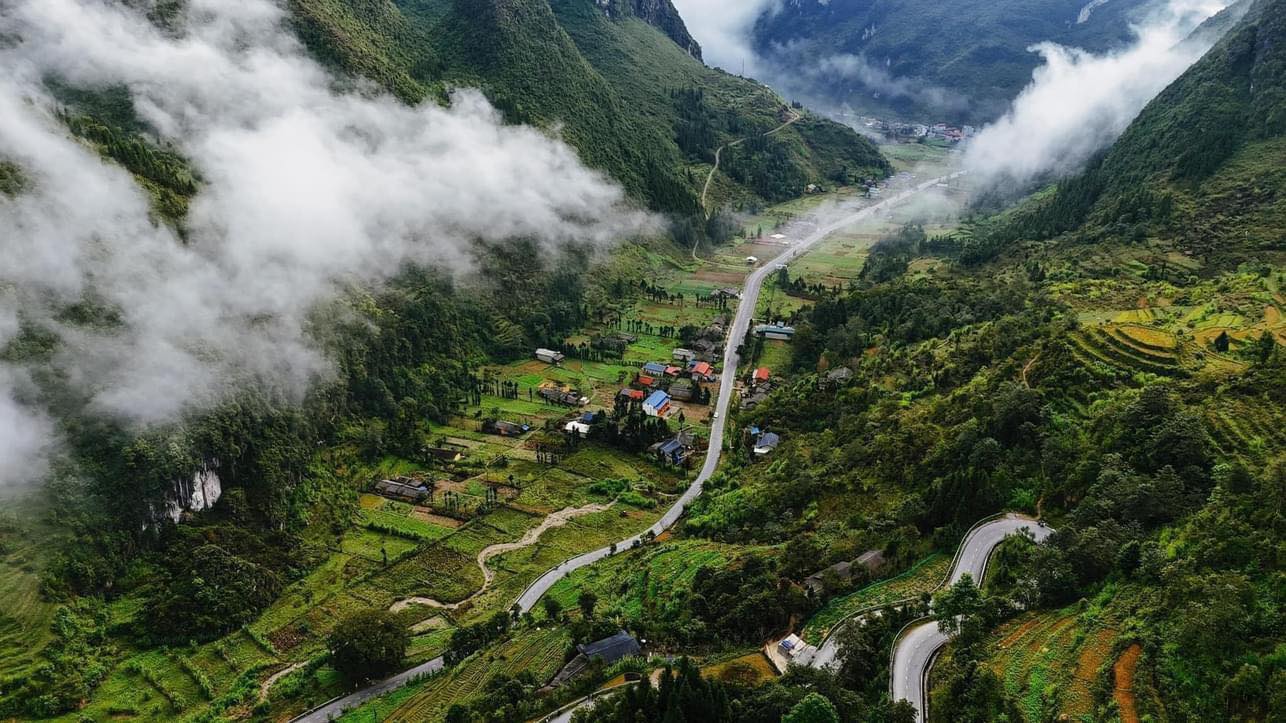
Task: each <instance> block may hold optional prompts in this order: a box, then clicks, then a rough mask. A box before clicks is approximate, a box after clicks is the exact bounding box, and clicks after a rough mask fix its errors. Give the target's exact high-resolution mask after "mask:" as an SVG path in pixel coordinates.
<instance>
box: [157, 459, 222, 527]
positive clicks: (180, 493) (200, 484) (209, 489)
mask: <svg viewBox="0 0 1286 723" xmlns="http://www.w3.org/2000/svg"><path fill="white" fill-rule="evenodd" d="M215 464H217V463H207V464H205V465H203V466H202V467H201V468H200V469H198V470H197V471H196V473H195V474H193V475H192V477H191V478H190V479H180V480H175V482H174V486H173V487H172V488H171V489H170V492H169V493H168V494H167V495H166V496H165V499H164V500H163V501H162V503H161V509H160V510H158V511H157V512H158V514H157V515H156V516H157V518H158V519H159V518H161V517H164V518H166V519H169V520H170V521H171V522H178V521H179V519H180V518H182V517H183V513H185V512H201V511H203V510H208V509H210V508H211V507H213V506H214V503H215V502H218V501H219V497H220V496H221V495H222V494H223V483H222V481H221V480H220V479H219V473H218V472H216V471H215Z"/></svg>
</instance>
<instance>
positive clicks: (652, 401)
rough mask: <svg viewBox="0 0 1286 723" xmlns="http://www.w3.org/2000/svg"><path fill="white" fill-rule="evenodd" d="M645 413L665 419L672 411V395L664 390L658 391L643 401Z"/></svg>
mask: <svg viewBox="0 0 1286 723" xmlns="http://www.w3.org/2000/svg"><path fill="white" fill-rule="evenodd" d="M643 411H644V412H646V413H647V414H648V415H649V416H652V417H664V416H665V415H666V413H667V412H669V411H670V395H669V394H666V393H665V392H664V391H663V390H660V389H658V390H656V391H655V392H652V395H651V396H649V397H648V398H647V399H644V400H643Z"/></svg>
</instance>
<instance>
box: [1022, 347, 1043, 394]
mask: <svg viewBox="0 0 1286 723" xmlns="http://www.w3.org/2000/svg"><path fill="white" fill-rule="evenodd" d="M1038 359H1040V352H1036V356H1034V357H1032V358H1031V361H1029V362H1027V363H1026V364H1024V365H1023V374H1022V376H1023V386H1024V387H1026V388H1028V389H1031V385H1030V384H1028V383H1027V372H1029V371H1031V367H1032V365H1033V364H1035V363H1036V360H1038Z"/></svg>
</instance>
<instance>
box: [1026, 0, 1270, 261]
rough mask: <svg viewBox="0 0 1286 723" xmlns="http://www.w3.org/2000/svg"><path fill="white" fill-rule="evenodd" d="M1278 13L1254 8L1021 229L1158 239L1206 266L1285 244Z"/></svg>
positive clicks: (1265, 0)
mask: <svg viewBox="0 0 1286 723" xmlns="http://www.w3.org/2000/svg"><path fill="white" fill-rule="evenodd" d="M1283 7H1284V4H1283V3H1282V2H1281V0H1261V1H1260V2H1257V3H1255V4H1254V5H1252V6H1250V9H1249V10H1248V11H1247V13H1246V16H1245V17H1244V18H1243V19H1242V20H1241V22H1240V23H1238V24H1237V25H1236V26H1235V27H1234V28H1232V29H1231V30H1230V31H1229V32H1228V33H1227V34H1226V35H1225V36H1224V37H1223V38H1222V39H1221V40H1220V41H1219V42H1218V43H1217V44H1216V45H1215V46H1214V47H1213V48H1212V49H1211V50H1210V51H1209V52H1208V53H1207V54H1206V55H1205V56H1204V57H1203V58H1202V59H1201V60H1200V61H1198V62H1197V63H1196V64H1195V65H1193V67H1192V68H1190V69H1189V70H1188V71H1187V72H1186V73H1184V74H1183V75H1182V76H1181V77H1180V78H1179V79H1178V80H1176V81H1175V82H1174V83H1172V84H1171V85H1170V86H1169V87H1168V88H1166V89H1165V90H1164V91H1163V92H1162V93H1161V94H1160V95H1159V96H1157V97H1156V98H1155V99H1154V100H1153V101H1152V102H1151V103H1149V104H1148V105H1147V106H1146V107H1145V108H1144V109H1143V111H1142V112H1141V113H1140V114H1139V116H1138V117H1137V118H1136V119H1135V121H1134V122H1133V123H1132V124H1131V125H1130V126H1129V128H1127V129H1126V131H1125V133H1124V134H1123V135H1122V136H1121V138H1120V139H1119V140H1118V141H1117V142H1116V143H1115V144H1114V145H1113V146H1112V147H1111V148H1110V149H1108V151H1107V152H1106V153H1104V154H1103V155H1102V156H1101V157H1100V158H1098V159H1097V160H1096V161H1095V162H1094V163H1093V164H1092V165H1091V166H1090V167H1089V168H1088V169H1086V170H1085V171H1084V172H1083V173H1082V174H1080V175H1079V176H1077V177H1075V178H1073V179H1071V180H1069V181H1066V182H1064V183H1062V184H1060V187H1059V188H1058V190H1057V192H1055V193H1054V194H1053V195H1051V196H1049V197H1048V198H1046V199H1044V200H1041V201H1038V202H1036V203H1034V204H1032V205H1031V207H1030V208H1029V209H1027V212H1028V213H1029V214H1030V215H1026V214H1024V215H1023V217H1022V224H1023V225H1024V226H1025V230H1026V231H1027V232H1031V231H1037V232H1039V233H1041V234H1042V235H1045V236H1053V235H1057V234H1060V233H1066V232H1069V231H1075V232H1076V233H1078V234H1079V235H1081V236H1083V237H1085V238H1087V239H1091V240H1092V239H1101V238H1107V237H1111V236H1120V235H1123V234H1128V235H1132V236H1135V237H1145V236H1148V235H1162V236H1165V237H1168V238H1173V239H1175V240H1176V241H1177V242H1179V243H1180V244H1182V245H1183V246H1184V247H1185V248H1186V249H1187V250H1189V251H1190V252H1192V253H1194V254H1196V255H1199V256H1201V257H1203V258H1205V259H1212V258H1217V257H1218V256H1219V255H1220V254H1222V253H1224V252H1237V253H1238V255H1240V254H1241V253H1244V252H1256V251H1270V250H1272V251H1281V250H1283V248H1286V237H1283V234H1282V228H1283V223H1284V222H1286V82H1284V80H1283V79H1284V78H1286V47H1283V44H1282V42H1281V38H1282V37H1284V34H1286V12H1284V11H1283ZM1015 232H1016V231H1015Z"/></svg>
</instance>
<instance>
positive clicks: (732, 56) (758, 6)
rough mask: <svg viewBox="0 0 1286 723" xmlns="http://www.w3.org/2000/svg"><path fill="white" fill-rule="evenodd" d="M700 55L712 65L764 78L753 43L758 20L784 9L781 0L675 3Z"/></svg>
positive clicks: (700, 0)
mask: <svg viewBox="0 0 1286 723" xmlns="http://www.w3.org/2000/svg"><path fill="white" fill-rule="evenodd" d="M674 6H675V7H676V8H677V9H678V11H679V14H680V15H681V16H683V22H684V24H685V25H687V26H688V31H689V32H691V33H692V37H694V38H696V40H697V42H698V43H700V44H701V54H702V56H703V57H704V58H705V60H706V62H707V63H709V64H710V65H711V66H714V67H719V68H723V69H724V70H726V71H728V72H730V73H741V72H742V70H743V68H744V70H745V74H746V75H748V76H751V77H755V78H758V77H761V74H762V72H763V71H764V70H765V68H763V67H762V66H761V63H760V60H759V58H758V57H757V56H756V55H755V51H754V49H753V48H752V47H751V44H750V35H751V33H750V31H751V29H752V28H754V25H755V21H756V20H758V19H759V16H760V15H763V14H764V13H766V12H773V11H775V10H776V8H778V7H780V6H781V0H674Z"/></svg>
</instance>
